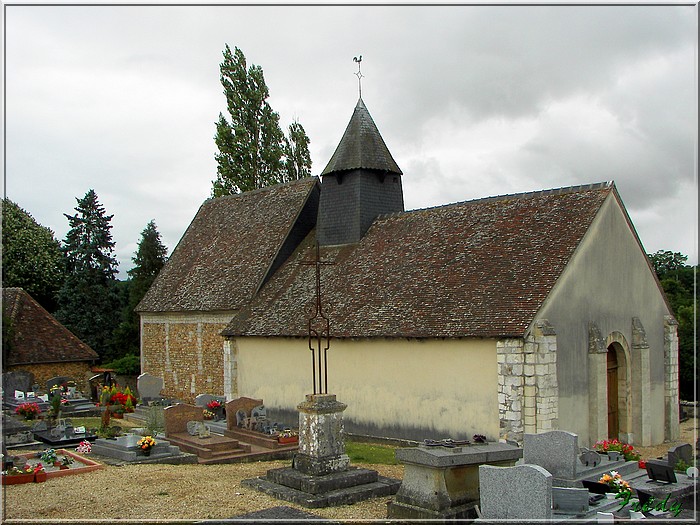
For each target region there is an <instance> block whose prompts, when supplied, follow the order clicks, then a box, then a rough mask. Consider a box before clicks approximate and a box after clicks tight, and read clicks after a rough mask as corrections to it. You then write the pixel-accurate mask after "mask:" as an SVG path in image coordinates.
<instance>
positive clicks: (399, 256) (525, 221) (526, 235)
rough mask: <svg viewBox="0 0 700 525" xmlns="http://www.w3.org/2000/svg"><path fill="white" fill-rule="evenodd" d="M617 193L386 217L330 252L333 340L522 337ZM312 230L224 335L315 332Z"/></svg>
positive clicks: (500, 200) (327, 278)
mask: <svg viewBox="0 0 700 525" xmlns="http://www.w3.org/2000/svg"><path fill="white" fill-rule="evenodd" d="M613 188H614V185H613V184H611V183H603V184H596V185H590V186H585V187H573V188H562V189H557V190H547V191H542V192H534V193H528V194H519V195H506V196H501V197H492V198H488V199H481V200H475V201H468V202H463V203H457V204H451V205H447V206H441V207H435V208H430V209H423V210H416V211H411V212H405V213H397V214H392V215H388V216H383V217H380V218H378V219H377V220H376V221H375V222H374V224H373V225H372V226H371V227H370V229H369V230H368V232H367V233H366V235H365V236H364V237H363V238H362V240H361V241H360V242H359V243H358V244H354V245H346V246H340V247H324V248H322V249H321V258H322V259H323V260H324V261H328V262H332V263H333V264H331V265H324V266H323V267H322V270H321V272H322V274H321V286H322V300H323V304H324V305H326V308H327V313H328V317H329V318H330V320H331V335H332V336H333V337H341V338H351V337H358V338H359V337H416V338H428V337H504V336H516V337H517V336H522V335H523V334H524V331H525V330H526V329H527V327H528V326H529V324H530V322H531V321H532V320H533V318H534V316H535V315H536V313H537V310H538V309H539V308H540V307H541V306H542V304H543V302H544V301H545V299H546V297H547V295H548V294H549V292H550V291H551V290H552V287H553V286H554V284H555V282H556V281H557V279H558V278H559V276H560V275H561V273H562V271H563V270H564V268H565V267H566V265H567V263H568V262H569V261H570V259H571V257H572V255H573V253H574V251H575V250H576V247H577V246H578V245H579V243H580V242H581V240H582V238H583V236H584V235H585V233H586V232H587V231H588V228H589V226H590V224H591V222H592V221H593V219H594V217H595V216H596V214H597V213H598V210H599V209H600V207H601V205H602V204H603V201H604V200H605V199H606V198H607V197H608V195H609V194H610V192H611V191H613ZM314 246H315V230H314V231H313V232H312V233H310V234H309V236H308V237H307V238H306V239H305V241H304V242H303V243H302V244H301V245H300V247H299V248H298V249H297V250H296V252H295V253H294V254H293V255H292V256H291V257H290V258H289V259H288V260H287V262H286V263H285V264H284V265H282V266H281V267H280V269H279V270H278V271H277V272H276V274H275V275H274V276H273V277H272V278H271V279H270V280H269V281H268V282H267V284H266V285H265V286H264V287H263V288H262V289H261V290H260V292H259V293H258V294H257V295H256V296H255V298H254V299H253V300H252V301H250V303H249V304H248V305H247V306H246V307H245V308H243V309H242V310H241V311H240V312H238V313H237V315H236V316H235V317H234V318H233V320H232V321H231V323H230V324H229V325H228V327H227V328H226V329H225V330H224V332H223V333H224V335H228V336H238V335H242V336H300V337H303V336H305V335H306V334H307V318H308V311H309V308H310V307H312V306H313V305H314V304H315V273H314V271H315V270H314V267H313V266H309V265H303V264H300V263H301V262H302V261H304V260H306V261H308V260H313V258H314V251H313V250H314Z"/></svg>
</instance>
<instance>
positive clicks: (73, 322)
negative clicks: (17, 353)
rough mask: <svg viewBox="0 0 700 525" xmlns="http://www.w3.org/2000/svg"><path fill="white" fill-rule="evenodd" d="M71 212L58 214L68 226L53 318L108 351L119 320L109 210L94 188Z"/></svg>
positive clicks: (94, 346)
mask: <svg viewBox="0 0 700 525" xmlns="http://www.w3.org/2000/svg"><path fill="white" fill-rule="evenodd" d="M76 200H77V202H78V205H77V206H76V207H75V211H76V212H77V213H76V214H75V215H68V214H64V215H65V217H66V218H67V219H68V223H69V225H70V230H69V231H68V233H67V234H66V238H65V241H64V243H63V247H62V250H63V253H64V254H65V256H66V266H67V276H66V280H65V282H64V284H63V287H62V288H61V290H60V292H59V296H58V302H59V309H58V311H57V312H56V318H57V319H58V320H59V321H60V322H61V323H62V324H63V325H64V326H66V328H68V329H69V330H71V331H72V332H73V333H74V334H75V335H76V336H78V337H79V338H80V339H81V340H83V341H84V342H85V343H87V344H88V345H90V346H91V347H92V349H93V350H95V351H96V352H97V353H98V354H100V356H102V357H104V356H110V355H111V353H112V351H111V347H110V344H109V341H110V339H111V337H112V332H113V331H114V329H115V328H116V325H117V323H118V322H119V316H118V315H115V312H118V311H119V309H120V307H119V298H118V295H117V281H116V277H115V276H116V274H117V265H118V263H117V260H116V258H115V257H114V241H112V233H111V231H110V230H111V229H112V225H111V224H110V222H111V220H112V217H113V216H112V215H106V214H105V209H104V207H103V206H102V205H101V204H100V203H99V201H98V199H97V194H96V193H95V191H94V190H92V189H91V190H89V191H88V192H87V193H86V194H85V197H83V198H82V199H77V198H76Z"/></svg>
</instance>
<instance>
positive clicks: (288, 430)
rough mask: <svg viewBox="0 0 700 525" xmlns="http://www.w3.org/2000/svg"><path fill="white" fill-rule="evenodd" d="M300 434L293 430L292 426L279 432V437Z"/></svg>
mask: <svg viewBox="0 0 700 525" xmlns="http://www.w3.org/2000/svg"><path fill="white" fill-rule="evenodd" d="M298 435H299V434H298V433H297V432H295V431H294V430H292V429H291V428H285V429H284V430H283V431H282V432H280V433H279V437H283V438H291V437H295V436H298Z"/></svg>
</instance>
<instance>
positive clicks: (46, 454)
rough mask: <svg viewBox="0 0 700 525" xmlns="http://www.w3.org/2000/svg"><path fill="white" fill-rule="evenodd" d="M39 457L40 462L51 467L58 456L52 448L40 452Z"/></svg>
mask: <svg viewBox="0 0 700 525" xmlns="http://www.w3.org/2000/svg"><path fill="white" fill-rule="evenodd" d="M39 457H40V458H41V461H43V462H44V463H46V464H47V465H53V464H54V463H56V462H57V461H58V455H57V454H56V451H55V450H54V449H52V448H47V449H46V450H44V451H43V452H40V453H39Z"/></svg>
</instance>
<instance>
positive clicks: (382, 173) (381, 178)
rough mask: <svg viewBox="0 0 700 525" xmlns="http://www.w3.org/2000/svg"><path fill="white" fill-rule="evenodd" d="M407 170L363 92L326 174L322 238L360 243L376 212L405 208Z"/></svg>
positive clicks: (320, 218)
mask: <svg viewBox="0 0 700 525" xmlns="http://www.w3.org/2000/svg"><path fill="white" fill-rule="evenodd" d="M402 174H403V173H402V171H401V169H400V168H399V166H398V165H397V164H396V161H395V160H394V158H393V157H392V156H391V153H390V152H389V148H387V147H386V144H385V143H384V139H382V136H381V135H380V133H379V130H378V129H377V126H376V124H375V123H374V120H372V116H371V115H370V114H369V111H368V110H367V107H366V106H365V103H364V102H363V101H362V98H361V97H360V99H359V100H358V101H357V105H356V106H355V110H354V111H353V114H352V117H351V118H350V122H349V123H348V126H347V128H346V129H345V133H344V134H343V138H342V139H340V143H339V144H338V147H337V148H336V149H335V153H333V156H332V157H331V160H330V161H329V162H328V165H327V166H326V168H325V169H324V170H323V172H322V173H321V177H322V179H323V183H322V184H321V199H320V202H319V211H318V240H319V243H320V244H321V245H322V246H328V245H339V244H350V243H356V242H359V241H360V239H361V238H362V236H363V235H364V234H365V232H367V230H368V229H369V227H370V226H371V225H372V222H374V219H376V218H377V216H379V215H382V214H386V213H395V212H402V211H404V205H403V189H402V186H401V175H402Z"/></svg>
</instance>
